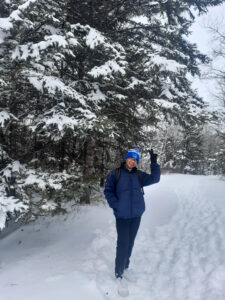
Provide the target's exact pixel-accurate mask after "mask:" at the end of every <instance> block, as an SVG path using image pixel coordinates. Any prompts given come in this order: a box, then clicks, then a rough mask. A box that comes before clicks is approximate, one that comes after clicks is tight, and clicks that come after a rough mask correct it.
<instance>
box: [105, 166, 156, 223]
mask: <svg viewBox="0 0 225 300" xmlns="http://www.w3.org/2000/svg"><path fill="white" fill-rule="evenodd" d="M150 168H151V174H148V173H145V172H143V171H140V172H141V184H140V180H139V178H138V174H137V168H133V169H132V170H131V171H129V170H128V169H127V168H126V166H125V165H124V164H123V166H122V167H121V171H120V178H119V181H118V182H117V184H116V179H115V176H116V170H113V171H111V172H110V173H109V174H108V176H107V179H106V183H105V189H104V194H105V197H106V200H107V201H108V204H109V206H110V207H111V208H112V209H113V211H114V215H115V217H116V218H124V219H128V218H135V217H140V216H141V215H142V214H143V212H144V211H145V202H144V197H143V193H142V191H141V185H142V186H147V185H151V184H154V183H157V182H159V180H160V166H159V165H158V164H157V163H153V164H151V165H150Z"/></svg>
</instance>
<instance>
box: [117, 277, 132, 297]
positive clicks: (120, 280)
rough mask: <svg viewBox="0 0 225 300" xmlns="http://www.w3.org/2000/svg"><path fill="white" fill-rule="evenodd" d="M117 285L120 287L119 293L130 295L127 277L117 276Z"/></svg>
mask: <svg viewBox="0 0 225 300" xmlns="http://www.w3.org/2000/svg"><path fill="white" fill-rule="evenodd" d="M116 281H117V287H118V294H119V295H120V296H121V297H127V296H129V290H128V285H127V282H126V280H125V279H123V278H117V279H116Z"/></svg>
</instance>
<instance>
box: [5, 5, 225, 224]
mask: <svg viewBox="0 0 225 300" xmlns="http://www.w3.org/2000/svg"><path fill="white" fill-rule="evenodd" d="M221 2H222V0H214V1H211V0H210V1H209V0H208V1H206V0H198V1H196V0H195V1H194V0H192V1H190V0H187V1H178V0H167V1H164V0H163V1H147V0H127V1H123V0H114V1H112V0H108V1H99V0H92V1H78V0H66V1H61V2H58V1H55V0H38V1H37V0H12V1H6V0H3V1H2V2H1V4H0V71H1V76H0V93H1V99H0V167H1V169H0V171H1V174H2V175H3V176H4V175H5V176H12V175H15V174H16V177H17V180H18V182H20V184H19V185H18V191H20V192H19V194H20V197H19V199H20V203H22V204H23V206H22V207H23V209H24V210H25V212H26V213H27V215H28V216H29V218H30V219H32V218H33V217H36V216H37V215H38V214H40V213H41V214H42V213H44V212H45V211H49V209H52V210H53V211H63V210H64V206H63V202H64V201H63V199H70V198H74V197H75V196H78V195H79V196H80V197H81V198H80V199H81V201H83V202H86V203H88V202H90V194H91V189H92V187H93V185H95V184H96V183H99V181H100V180H101V184H103V179H104V177H105V174H106V173H107V172H108V169H110V168H111V167H113V166H115V162H117V161H118V163H119V160H120V159H121V158H123V155H124V151H125V150H124V149H127V147H131V146H133V145H139V146H140V148H141V149H144V148H146V147H148V146H149V138H156V137H155V133H157V129H159V128H161V130H163V127H164V126H168V125H167V124H175V126H177V127H180V128H181V131H180V132H182V131H183V136H185V138H184V140H185V143H183V144H182V143H179V144H178V145H177V144H176V143H175V142H174V140H173V139H172V138H171V139H169V138H168V141H167V144H166V148H164V150H165V151H166V156H165V157H164V163H165V167H168V166H170V165H171V163H172V160H173V158H172V153H174V152H177V153H179V155H178V154H177V156H176V159H177V162H175V163H174V162H173V163H172V164H173V167H172V169H173V168H175V166H176V169H179V171H180V172H184V171H185V170H186V169H187V166H189V167H190V168H191V170H192V171H193V172H196V173H199V172H202V170H201V168H200V166H198V167H197V165H198V160H199V159H201V160H202V159H203V158H202V155H201V152H199V151H198V150H197V148H198V147H197V145H198V141H199V134H200V133H199V130H197V129H199V127H198V125H196V124H201V123H202V119H203V116H202V109H203V108H204V103H203V101H202V99H200V98H199V97H198V95H197V94H196V92H195V91H193V90H192V89H191V87H190V86H191V84H190V81H189V80H188V75H198V74H199V69H198V65H199V63H204V62H207V57H206V56H204V55H202V54H201V53H200V52H199V51H198V49H197V48H196V45H193V44H191V43H190V42H189V41H188V39H187V35H188V34H189V28H190V26H191V24H192V23H193V22H194V17H193V14H192V9H197V10H198V11H199V13H204V12H206V11H207V7H209V6H213V5H218V4H220V3H221ZM160 123H161V124H164V125H163V126H162V127H160V125H159V124H160ZM197 127H198V128H197ZM193 128H195V129H196V130H197V131H198V132H196V130H192V129H193ZM193 136H194V138H195V140H194V139H193ZM159 143H160V141H159ZM184 145H186V146H187V147H185V151H184ZM184 152H185V153H184ZM193 153H194V154H193ZM179 157H180V160H179ZM184 157H185V159H186V160H185V159H184ZM181 160H182V163H181ZM178 161H179V162H178ZM15 162H16V163H15ZM178 165H179V167H178ZM1 194H2V195H3V194H4V189H2V190H1ZM37 195H38V196H37ZM35 199H39V200H38V201H36V203H35ZM76 199H78V197H76ZM50 201H53V202H52V204H51V205H49V203H50ZM34 203H35V204H34ZM1 205H2V204H1ZM35 205H36V206H35ZM34 206H35V207H37V208H35V209H33V207H34ZM25 207H26V208H25ZM0 209H1V206H0ZM27 215H26V216H27Z"/></svg>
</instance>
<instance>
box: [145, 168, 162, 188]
mask: <svg viewBox="0 0 225 300" xmlns="http://www.w3.org/2000/svg"><path fill="white" fill-rule="evenodd" d="M150 168H151V174H148V173H146V172H143V171H141V183H142V186H147V185H151V184H154V183H157V182H159V181H160V173H161V172H160V166H159V164H157V163H151V165H150Z"/></svg>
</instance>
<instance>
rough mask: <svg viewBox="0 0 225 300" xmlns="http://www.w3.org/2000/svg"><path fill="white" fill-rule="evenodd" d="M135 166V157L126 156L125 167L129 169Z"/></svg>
mask: <svg viewBox="0 0 225 300" xmlns="http://www.w3.org/2000/svg"><path fill="white" fill-rule="evenodd" d="M136 166H137V160H136V159H135V158H132V157H128V158H127V159H126V167H127V168H129V169H133V168H134V167H136Z"/></svg>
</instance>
